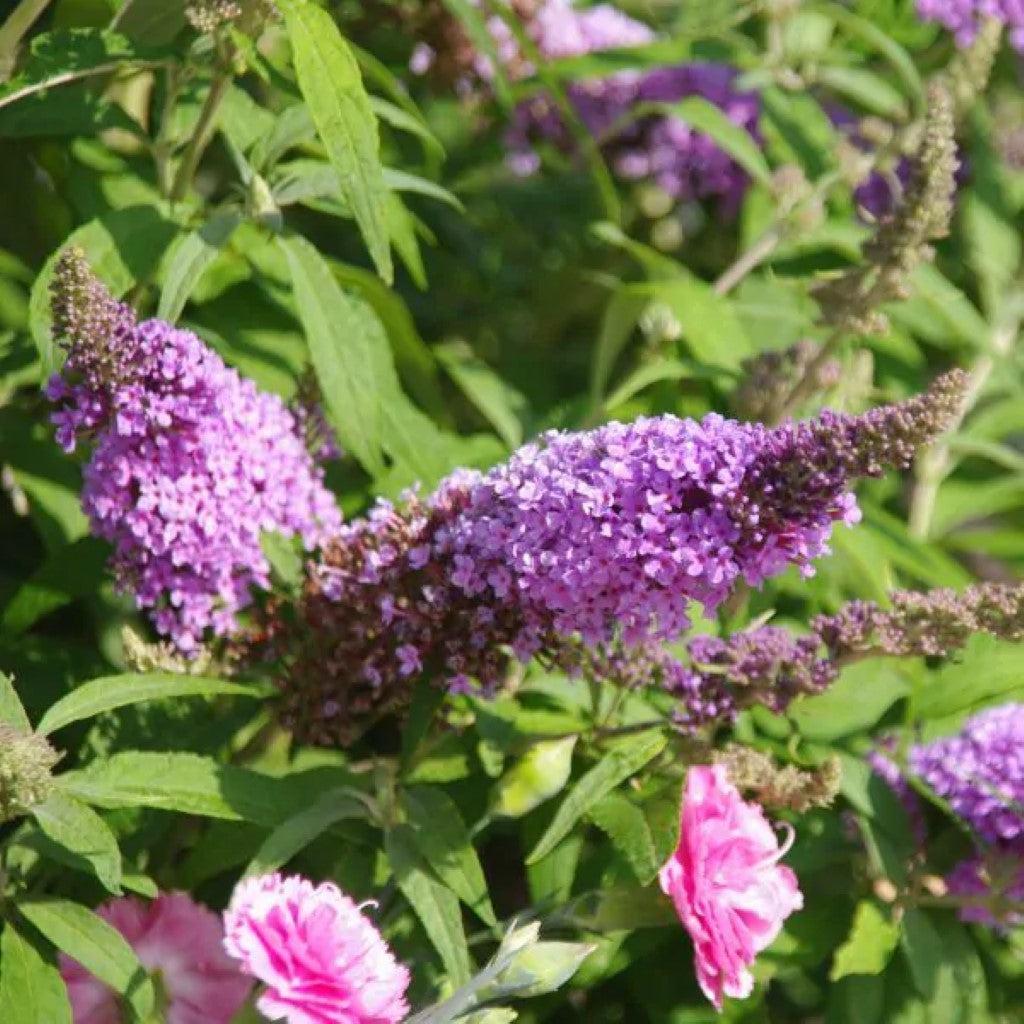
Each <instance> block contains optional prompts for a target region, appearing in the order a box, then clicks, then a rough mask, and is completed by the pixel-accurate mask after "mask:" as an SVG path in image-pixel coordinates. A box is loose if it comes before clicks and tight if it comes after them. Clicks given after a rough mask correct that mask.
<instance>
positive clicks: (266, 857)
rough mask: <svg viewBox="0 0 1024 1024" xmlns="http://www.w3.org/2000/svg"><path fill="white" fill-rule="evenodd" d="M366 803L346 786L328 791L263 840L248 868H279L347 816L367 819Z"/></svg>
mask: <svg viewBox="0 0 1024 1024" xmlns="http://www.w3.org/2000/svg"><path fill="white" fill-rule="evenodd" d="M366 816H367V809H366V805H365V804H364V803H363V802H362V801H360V800H357V799H356V798H355V797H354V796H352V794H351V793H350V792H347V791H346V790H344V789H338V790H331V791H330V792H327V793H324V794H323V796H321V797H320V798H319V799H318V800H317V801H316V803H314V804H313V805H312V806H310V807H304V808H303V809H302V810H301V811H299V812H298V813H297V814H294V815H292V817H290V818H288V819H286V820H285V821H282V822H281V824H280V825H278V826H277V828H275V829H274V831H273V832H271V833H270V835H269V836H267V838H266V839H265V840H264V841H263V843H262V844H261V845H260V848H259V849H258V850H257V851H256V854H255V856H254V857H253V859H252V860H251V861H249V866H248V867H247V868H246V869H245V873H246V874H247V875H260V874H264V873H266V872H268V871H276V870H277V869H278V868H280V867H283V866H284V865H285V864H287V863H288V861H290V860H291V859H292V857H294V856H295V855H296V854H297V853H299V852H300V851H301V850H303V849H305V847H306V846H308V845H309V844H310V843H311V842H313V840H314V839H316V838H317V837H318V836H320V835H322V834H323V833H324V832H326V831H327V829H329V828H330V827H331V826H332V825H334V824H336V823H337V822H339V821H343V820H345V819H346V818H365V817H366Z"/></svg>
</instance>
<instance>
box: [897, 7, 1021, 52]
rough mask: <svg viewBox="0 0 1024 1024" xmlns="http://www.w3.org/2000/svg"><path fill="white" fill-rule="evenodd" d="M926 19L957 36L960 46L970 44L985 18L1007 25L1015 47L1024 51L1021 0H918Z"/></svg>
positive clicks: (919, 11)
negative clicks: (935, 22)
mask: <svg viewBox="0 0 1024 1024" xmlns="http://www.w3.org/2000/svg"><path fill="white" fill-rule="evenodd" d="M917 13H918V16H919V17H920V18H922V19H923V20H924V21H937V22H938V23H939V24H940V25H943V26H944V27H945V28H947V29H949V31H950V32H952V33H953V35H954V36H955V37H956V44H957V46H960V47H964V46H970V44H971V43H972V42H974V38H975V36H977V34H978V32H979V30H980V29H981V26H982V24H983V23H984V21H985V19H986V18H993V19H994V20H995V21H998V22H1000V23H1001V24H1003V25H1005V26H1006V28H1007V29H1008V30H1009V35H1010V42H1011V44H1012V45H1013V46H1014V48H1015V49H1017V50H1021V51H1024V4H1022V3H1021V2H1020V0H917Z"/></svg>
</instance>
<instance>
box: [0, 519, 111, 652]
mask: <svg viewBox="0 0 1024 1024" xmlns="http://www.w3.org/2000/svg"><path fill="white" fill-rule="evenodd" d="M109 556H110V547H109V545H107V543H106V542H105V541H102V540H99V539H98V538H96V537H79V538H78V539H77V540H74V541H72V542H71V543H70V544H65V545H64V547H62V548H60V549H59V550H58V551H55V552H54V553H53V554H52V555H50V556H49V557H48V558H47V559H46V561H45V562H43V564H42V565H41V566H40V567H39V568H38V569H37V570H36V571H35V572H34V573H33V574H32V575H31V576H30V577H29V579H27V580H26V581H25V582H24V583H23V584H22V585H21V586H20V587H19V588H18V589H17V590H16V591H15V592H14V596H13V597H12V598H11V599H10V601H8V603H7V605H6V607H5V608H4V612H3V617H2V618H0V630H2V631H3V632H4V633H6V634H7V635H8V636H17V635H18V634H20V633H24V632H25V630H27V629H29V628H31V627H32V626H33V625H34V624H35V623H36V622H38V621H39V619H41V618H43V616H45V615H49V614H50V612H53V611H56V610H57V609H58V608H63V607H64V606H65V605H66V604H69V603H70V602H71V601H74V600H76V599H77V598H80V597H87V596H89V595H90V594H94V593H95V592H96V591H97V589H98V588H99V586H100V583H101V581H102V579H103V572H104V568H105V566H106V563H107V559H108V558H109Z"/></svg>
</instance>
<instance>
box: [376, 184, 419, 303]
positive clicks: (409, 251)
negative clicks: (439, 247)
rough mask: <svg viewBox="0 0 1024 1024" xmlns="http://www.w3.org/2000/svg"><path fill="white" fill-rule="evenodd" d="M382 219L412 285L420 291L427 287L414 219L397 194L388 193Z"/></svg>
mask: <svg viewBox="0 0 1024 1024" xmlns="http://www.w3.org/2000/svg"><path fill="white" fill-rule="evenodd" d="M384 217H385V220H387V223H388V236H389V237H390V239H391V244H392V245H393V246H394V249H395V252H397V253H398V255H399V257H400V259H401V260H402V264H403V265H404V266H405V269H406V270H407V271H408V272H409V276H410V277H411V278H412V280H413V283H414V284H415V285H416V287H417V288H419V290H420V291H425V290H426V287H427V271H426V268H425V267H424V266H423V255H422V253H421V252H420V243H419V238H418V237H417V235H416V218H415V217H414V216H413V215H412V214H411V213H410V212H409V211H408V209H406V206H405V203H403V202H402V200H401V198H400V197H399V195H398V193H396V192H389V193H388V194H387V197H386V199H385V201H384Z"/></svg>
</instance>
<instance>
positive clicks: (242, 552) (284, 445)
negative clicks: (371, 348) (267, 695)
mask: <svg viewBox="0 0 1024 1024" xmlns="http://www.w3.org/2000/svg"><path fill="white" fill-rule="evenodd" d="M54 324H55V330H56V332H57V337H58V340H60V341H61V343H62V344H63V345H64V346H65V347H66V348H67V350H68V357H67V361H66V362H65V364H64V367H63V369H62V370H61V372H60V373H59V374H57V375H55V376H54V378H53V380H52V381H51V382H50V385H49V387H48V394H49V396H50V398H51V399H52V400H53V401H54V402H55V403H56V404H57V406H58V408H57V410H56V412H55V413H54V414H53V421H54V423H55V424H56V426H57V436H58V440H59V441H60V442H61V444H62V445H63V446H64V447H65V448H66V449H69V450H70V449H72V448H74V446H75V443H76V441H79V440H83V441H87V442H89V444H90V447H91V454H90V456H89V460H88V462H87V463H86V466H85V469H84V474H83V476H84V486H83V489H82V507H83V509H84V510H85V512H86V514H87V515H88V517H89V521H90V525H91V527H92V530H93V533H95V534H96V535H97V536H100V537H103V538H104V539H106V540H108V541H110V542H111V543H112V544H113V546H114V558H113V565H114V569H115V572H116V575H117V578H118V582H119V584H120V586H121V588H122V589H123V590H127V591H130V592H131V593H132V594H134V596H135V600H136V603H137V604H138V606H139V607H140V608H144V609H146V610H148V611H149V612H150V615H151V618H152V620H153V622H154V624H155V626H156V628H157V630H158V631H159V632H160V633H162V634H163V635H165V636H168V637H170V638H171V639H172V640H173V641H174V643H175V644H176V646H177V647H178V649H179V650H181V651H184V652H188V653H191V652H193V651H195V650H196V649H197V647H198V646H199V644H200V643H201V642H202V640H203V639H204V637H205V635H206V634H207V633H208V632H213V633H214V634H215V635H218V636H227V635H230V634H232V633H233V632H234V631H235V630H236V629H237V627H238V622H237V613H238V612H239V611H240V610H241V609H242V608H244V607H245V606H246V605H247V604H249V602H250V601H251V599H252V594H253V591H254V590H257V589H268V588H269V585H270V584H269V575H270V566H269V564H268V562H267V559H266V556H265V555H264V554H263V550H262V547H261V543H260V538H261V534H262V533H263V532H264V531H275V532H279V533H282V534H284V535H285V536H293V535H296V534H297V535H299V536H300V537H301V538H302V540H303V542H304V544H305V545H306V546H307V547H308V548H312V547H314V546H315V545H316V544H318V543H319V542H320V541H321V540H322V539H323V537H324V536H326V535H327V534H328V533H330V532H333V531H334V530H336V529H337V528H339V527H340V525H341V514H340V512H339V510H338V508H337V505H336V503H335V501H334V498H333V497H332V495H331V494H330V493H329V492H328V491H327V490H326V488H325V487H324V486H323V482H322V472H321V470H320V469H319V468H318V467H317V466H316V464H315V463H314V461H313V459H312V457H311V456H310V454H309V453H308V452H307V451H306V446H305V438H304V436H303V430H302V429H301V425H300V424H299V423H298V422H297V420H296V418H295V416H293V415H292V413H291V412H289V411H288V409H287V408H286V406H285V405H284V403H283V402H282V401H281V399H280V398H278V397H277V396H276V395H271V394H266V393H264V392H261V391H259V390H258V389H257V388H256V386H255V385H254V384H253V383H252V382H251V381H247V380H243V379H242V378H241V377H240V376H239V375H238V373H237V372H236V371H235V370H233V369H230V368H228V367H227V366H225V364H224V362H223V360H222V359H221V358H220V356H219V355H217V353H216V352H214V351H213V350H212V349H210V348H209V347H208V346H207V345H206V344H204V343H203V342H202V341H201V340H200V339H199V338H198V337H196V335H194V334H192V333H191V332H189V331H183V330H178V329H176V328H174V327H172V326H171V325H170V324H167V323H164V322H163V321H160V320H146V321H144V322H141V323H139V322H137V321H136V319H135V316H134V314H133V313H132V311H131V310H130V309H129V308H128V307H127V306H124V305H123V304H122V303H119V302H117V301H116V300H115V299H114V298H113V297H112V296H111V295H110V294H109V293H108V292H107V291H106V289H105V288H104V287H103V286H102V284H100V282H99V281H98V280H97V279H96V277H95V276H94V275H93V274H92V272H91V271H90V270H89V267H88V265H87V264H86V262H85V259H84V256H83V255H82V253H81V252H80V251H78V250H68V251H67V252H66V253H64V254H62V255H61V257H60V260H59V263H58V268H57V274H56V279H55V285H54Z"/></svg>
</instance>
